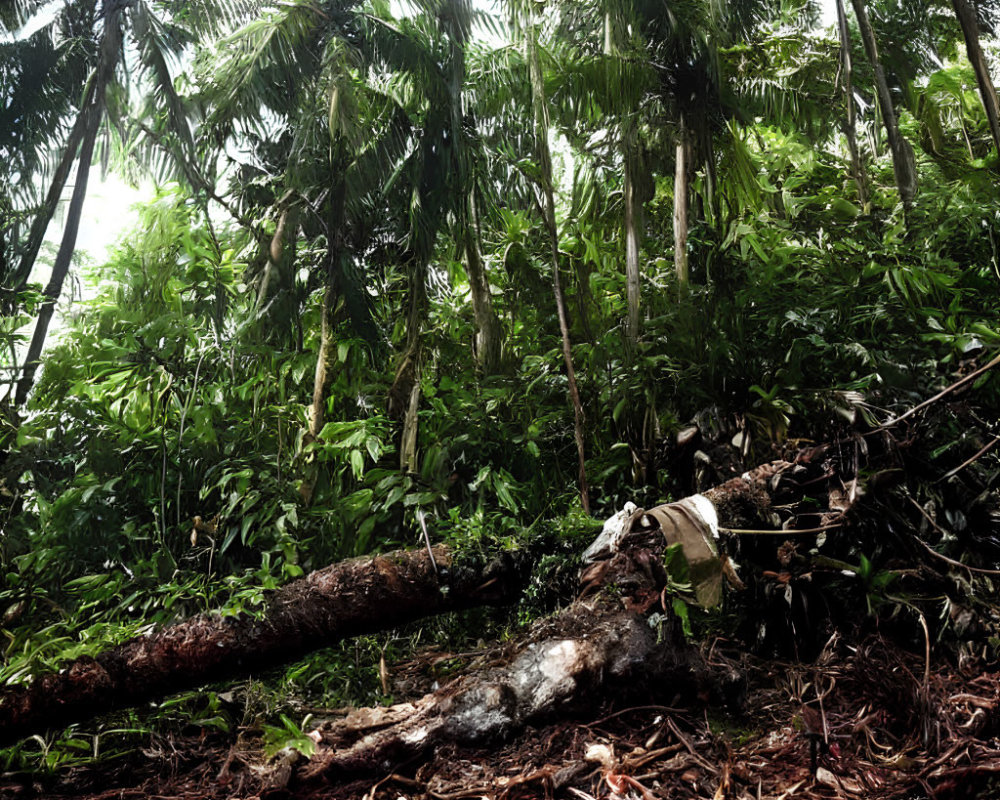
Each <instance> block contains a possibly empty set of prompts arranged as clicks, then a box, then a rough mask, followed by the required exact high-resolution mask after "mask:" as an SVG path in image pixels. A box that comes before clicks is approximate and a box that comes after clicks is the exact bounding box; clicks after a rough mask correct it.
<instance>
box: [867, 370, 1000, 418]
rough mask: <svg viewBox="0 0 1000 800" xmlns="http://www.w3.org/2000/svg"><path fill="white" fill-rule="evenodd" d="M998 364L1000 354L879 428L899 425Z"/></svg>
mask: <svg viewBox="0 0 1000 800" xmlns="http://www.w3.org/2000/svg"><path fill="white" fill-rule="evenodd" d="M997 364H1000V356H997V357H996V358H994V359H993V360H992V361H990V362H989V363H988V364H986V365H985V366H982V367H980V368H979V369H977V370H975V371H973V372H970V373H969V374H968V375H966V376H965V377H964V378H960V379H959V380H957V381H955V382H954V383H953V384H951V385H950V386H946V387H945V388H944V389H942V390H941V391H940V392H938V393H937V394H936V395H934V396H933V397H931V398H928V399H927V400H924V401H923V402H922V403H918V404H917V405H915V406H914V407H913V408H911V409H910V410H909V411H907V412H906V413H905V414H903V415H902V416H899V417H896V419H892V420H889V421H888V422H884V423H882V424H881V425H880V426H879V427H878V430H885V429H887V428H891V427H893V426H894V425H898V424H899V423H900V422H902V421H903V420H904V419H908V418H909V417H912V416H913V415H914V414H916V413H917V412H918V411H922V410H923V409H925V408H927V406H930V405H933V404H934V403H936V402H937V401H938V400H940V399H941V398H942V397H947V396H948V395H949V394H951V393H952V392H954V391H955V390H956V389H960V388H962V387H963V386H965V385H966V384H967V383H970V382H972V381H974V380H975V379H976V378H978V377H979V376H980V375H982V374H983V373H985V372H988V371H989V370H991V369H993V367H995V366H996V365H997Z"/></svg>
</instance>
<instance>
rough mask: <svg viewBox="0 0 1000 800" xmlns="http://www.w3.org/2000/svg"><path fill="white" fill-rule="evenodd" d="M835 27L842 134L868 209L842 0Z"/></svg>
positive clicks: (860, 191)
mask: <svg viewBox="0 0 1000 800" xmlns="http://www.w3.org/2000/svg"><path fill="white" fill-rule="evenodd" d="M837 28H838V29H839V31H840V68H841V70H842V75H843V81H844V103H845V106H846V110H847V119H846V122H845V123H844V134H845V135H846V136H847V148H848V150H849V151H850V154H851V175H852V176H853V177H854V183H855V185H856V186H857V187H858V202H859V203H860V205H861V207H862V208H863V209H864V210H865V212H866V213H867V211H868V176H867V174H866V173H865V165H864V162H863V161H862V160H861V152H860V150H859V149H858V129H857V113H856V112H855V109H854V72H853V68H852V66H851V32H850V29H849V28H848V27H847V9H846V8H845V7H844V0H837Z"/></svg>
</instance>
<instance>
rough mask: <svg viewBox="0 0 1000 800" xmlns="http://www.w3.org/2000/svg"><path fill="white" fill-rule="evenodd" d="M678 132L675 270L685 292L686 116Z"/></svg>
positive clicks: (675, 194)
mask: <svg viewBox="0 0 1000 800" xmlns="http://www.w3.org/2000/svg"><path fill="white" fill-rule="evenodd" d="M679 126H680V130H679V131H678V134H677V148H676V153H677V157H676V159H675V164H674V272H675V273H676V275H677V286H678V288H679V289H680V291H681V292H682V293H683V292H684V291H685V290H686V289H687V286H688V278H689V275H688V255H687V235H688V174H687V173H688V170H687V131H686V130H685V125H684V116H683V115H681V118H680V123H679Z"/></svg>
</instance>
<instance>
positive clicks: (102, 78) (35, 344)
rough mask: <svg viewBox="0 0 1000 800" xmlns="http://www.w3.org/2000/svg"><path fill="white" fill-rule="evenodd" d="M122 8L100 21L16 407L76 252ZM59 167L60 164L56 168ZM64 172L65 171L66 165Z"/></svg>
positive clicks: (35, 365) (37, 359) (119, 34)
mask: <svg viewBox="0 0 1000 800" xmlns="http://www.w3.org/2000/svg"><path fill="white" fill-rule="evenodd" d="M122 8H123V6H122V5H118V4H112V5H111V8H110V10H108V12H107V15H106V17H105V20H104V32H103V35H102V37H101V51H100V55H99V57H98V63H97V69H96V70H95V72H94V77H93V83H94V89H93V92H92V93H90V92H88V94H87V98H86V101H85V104H84V105H83V106H82V107H81V110H80V115H81V116H82V117H84V118H85V120H86V121H85V122H84V123H82V124H81V125H80V128H81V130H82V131H83V133H82V137H81V144H80V165H79V167H77V172H76V184H75V185H74V187H73V196H72V197H71V198H70V202H69V210H68V211H67V214H66V226H65V228H64V229H63V237H62V241H60V243H59V250H58V251H57V253H56V260H55V263H54V264H53V265H52V277H51V278H50V279H49V282H48V284H47V285H46V287H45V291H44V295H45V300H44V301H43V302H42V305H41V308H40V309H39V312H38V319H37V320H36V321H35V330H34V333H33V335H32V337H31V343H30V344H29V345H28V355H27V357H26V359H25V364H24V372H23V373H22V374H21V379H20V380H19V381H18V383H17V388H16V390H15V393H14V403H15V405H16V406H22V405H24V403H25V401H26V400H27V399H28V393H29V392H30V391H31V387H32V386H33V385H34V382H35V373H36V372H37V370H38V365H39V363H40V360H41V357H42V349H43V348H44V346H45V338H46V336H47V335H48V332H49V323H50V322H51V321H52V314H53V311H54V310H55V304H56V301H57V300H58V299H59V295H61V294H62V287H63V283H64V282H65V281H66V276H67V275H68V274H69V267H70V263H71V262H72V260H73V253H74V252H75V251H76V237H77V234H78V233H79V230H80V217H81V215H82V213H83V202H84V200H85V199H86V197H87V180H88V178H89V177H90V162H91V161H92V160H93V156H94V142H95V141H96V139H97V129H98V128H99V127H100V124H101V116H102V114H103V111H104V93H105V90H106V89H107V86H108V82H109V81H110V80H111V76H112V75H113V74H114V71H115V66H116V65H117V63H118V58H119V54H120V52H121V40H122V29H121V15H122ZM78 122H79V121H78ZM73 128H74V132H75V131H76V129H77V124H74V126H73ZM70 138H71V139H73V138H74V137H73V132H71V134H70ZM65 161H66V159H65V157H64V162H65ZM62 166H63V165H62V164H60V167H62ZM66 169H67V171H68V165H67V167H66ZM57 171H58V170H57ZM54 189H55V186H54V185H53V188H52V189H50V197H49V198H47V200H50V199H51V195H52V192H53V191H54ZM46 224H47V223H46ZM38 225H39V227H40V230H41V234H42V235H44V233H45V230H44V227H41V223H38ZM33 228H34V226H33ZM32 233H35V231H34V230H33V231H32ZM36 253H37V250H36Z"/></svg>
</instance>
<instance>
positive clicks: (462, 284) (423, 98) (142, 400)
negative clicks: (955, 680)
mask: <svg viewBox="0 0 1000 800" xmlns="http://www.w3.org/2000/svg"><path fill="white" fill-rule="evenodd" d="M831 10H834V11H835V12H836V13H835V14H829V16H828V19H829V20H831V21H830V24H828V25H825V26H824V25H823V24H822V19H823V13H824V9H823V8H822V7H820V6H819V5H817V4H816V3H813V2H808V0H731V2H724V0H681V2H676V3H673V2H671V3H665V2H663V1H662V0H565V1H564V0H547V2H532V1H531V0H503V2H501V3H498V4H497V5H496V6H495V7H492V6H489V5H487V4H479V3H475V2H471V0H406V1H405V2H389V1H388V0H363V1H362V0H282V1H281V2H275V3H270V2H263V1H262V0H184V2H181V0H64V2H60V3H57V4H56V5H55V7H54V8H53V7H50V6H47V5H46V4H45V3H43V2H42V0H12V2H8V3H4V4H3V5H2V6H0V103H2V106H0V108H2V110H0V159H2V162H3V164H4V169H3V170H2V171H0V185H2V189H0V307H2V315H3V316H2V317H0V346H2V352H3V370H4V371H3V373H2V378H0V381H2V383H3V386H2V387H0V394H2V396H3V400H2V403H3V408H2V410H3V415H2V422H0V424H2V429H0V451H2V455H0V459H2V466H0V471H2V472H0V474H2V482H0V497H2V503H0V506H2V508H0V526H2V530H0V613H2V615H3V616H2V621H0V631H2V633H3V642H2V654H3V655H2V660H0V680H2V681H4V682H7V683H17V682H23V681H24V680H26V679H28V677H30V676H31V675H33V674H37V673H38V672H41V671H46V670H51V669H55V668H57V667H58V666H59V665H60V664H62V663H64V662H65V660H66V659H69V658H73V657H76V656H79V655H82V654H89V653H94V652H97V651H99V650H101V649H102V648H105V647H107V646H108V645H110V644H114V643H117V642H120V641H123V640H124V639H127V638H129V637H130V636H133V635H135V634H136V633H138V632H141V631H143V630H147V629H148V627H149V626H151V625H153V624H157V623H162V622H167V621H170V620H175V619H178V618H180V617H184V616H187V615H190V614H192V613H195V612H198V611H204V610H208V609H217V610H218V609H221V610H222V613H223V614H236V613H239V612H241V611H248V612H253V611H254V609H256V608H258V607H259V605H260V603H261V602H262V599H263V597H264V593H265V592H266V591H267V590H269V589H273V588H275V587H277V586H279V585H281V584H282V583H284V582H286V581H288V580H290V579H293V578H297V577H299V576H302V575H303V574H304V573H306V572H308V571H310V570H312V569H314V568H318V567H321V566H324V565H326V564H328V563H330V562H333V561H336V560H338V559H341V558H345V557H348V556H353V555H362V554H366V553H371V552H376V551H382V550H388V549H392V548H396V547H416V546H419V545H420V544H421V542H422V538H421V537H422V534H421V520H423V521H424V522H425V524H426V525H427V527H428V529H429V533H430V536H431V538H432V539H434V540H443V541H447V542H450V543H451V544H453V545H454V546H456V547H458V548H485V547H487V546H490V547H502V548H508V549H517V548H521V547H525V546H527V544H528V542H529V541H531V539H532V538H533V537H538V536H550V537H551V536H553V534H555V538H554V539H553V540H552V541H553V542H554V543H553V544H551V545H550V546H551V552H550V555H549V556H547V557H546V558H547V559H549V560H550V561H547V562H546V564H548V565H549V566H552V567H553V569H552V570H551V571H550V573H549V574H553V575H554V574H558V570H557V569H555V567H554V566H553V565H556V564H557V563H561V562H562V561H563V560H566V559H571V558H572V554H573V553H577V552H579V551H580V550H581V549H582V548H583V547H585V546H586V544H587V543H588V542H589V541H590V539H591V538H592V537H593V535H594V533H595V532H596V530H598V529H599V528H600V521H601V520H603V519H604V518H606V517H608V516H610V515H611V514H613V513H614V512H615V511H617V510H618V509H620V508H621V507H622V505H623V504H624V503H625V502H626V501H632V502H635V503H637V504H638V505H640V506H642V505H646V506H650V505H654V504H656V503H660V502H664V501H666V500H669V499H676V498H679V497H682V496H684V495H685V494H687V493H690V492H692V491H694V490H695V489H696V488H699V487H704V486H706V485H711V483H712V481H713V480H715V479H724V478H725V477H728V475H729V474H730V473H729V472H727V471H726V470H725V469H723V468H721V467H720V463H721V456H720V455H719V452H718V448H722V449H723V450H725V452H726V453H727V454H728V455H727V456H726V457H727V458H729V459H730V461H738V462H739V464H741V465H744V466H753V465H756V464H758V463H763V462H766V461H768V460H769V459H771V458H773V457H774V456H775V454H776V453H777V452H779V451H780V450H781V448H783V447H785V446H786V445H787V444H788V442H793V441H811V442H823V441H828V440H831V439H836V438H837V437H838V436H840V435H841V434H840V433H839V432H840V431H842V430H843V428H844V426H845V425H847V424H848V423H854V424H861V425H865V424H867V425H869V426H877V425H878V424H880V423H882V422H885V421H886V420H888V419H891V417H892V416H893V415H898V414H901V413H902V412H903V411H905V410H906V409H907V408H910V407H912V406H913V405H915V404H916V403H918V402H920V401H921V400H922V399H925V398H927V397H930V396H931V395H933V394H934V393H935V391H937V390H938V389H940V388H941V387H942V386H943V385H946V384H948V383H950V382H951V381H952V380H953V378H954V376H955V375H956V374H960V373H961V372H962V371H963V370H965V371H968V370H969V369H970V368H971V366H970V365H972V364H978V365H982V364H983V363H986V361H988V360H989V359H991V358H993V357H994V356H995V355H996V354H997V352H998V350H1000V305H998V303H997V297H998V288H1000V188H998V187H1000V122H998V118H1000V113H998V105H997V94H996V89H995V86H996V82H997V78H998V75H1000V45H998V38H997V30H996V25H997V22H998V20H1000V7H998V6H997V4H996V2H995V0H980V1H979V2H976V1H975V0H953V4H948V3H944V2H941V0H902V1H901V2H888V1H887V0H867V1H866V0H852V2H851V3H850V5H849V6H848V5H845V3H844V2H843V1H842V0H838V1H837V3H836V8H835V9H833V8H832V7H831ZM42 11H47V13H46V15H45V16H44V17H43V18H37V20H38V25H35V26H33V27H37V29H36V30H34V31H33V32H31V33H30V34H26V33H25V31H26V30H27V28H26V27H25V26H27V25H28V24H29V22H30V21H32V20H36V16H37V15H38V14H40V13H41V12H42ZM105 171H113V172H115V173H117V174H119V175H121V176H124V177H125V178H126V179H127V180H130V181H137V182H138V181H148V182H151V183H152V185H154V186H155V196H154V197H152V198H151V199H150V200H149V201H148V202H146V203H145V204H143V206H142V207H141V210H140V219H139V223H138V225H137V226H136V227H135V228H134V229H133V230H131V231H129V232H128V233H127V234H126V235H124V236H123V237H122V239H121V240H120V241H119V242H118V244H117V245H116V246H115V247H114V248H113V250H112V251H111V252H110V253H109V254H107V255H105V254H100V253H92V254H90V258H89V259H88V258H84V257H82V256H81V254H80V252H79V250H78V248H77V237H78V231H79V228H80V226H81V225H85V224H86V221H84V220H82V206H83V201H84V199H85V197H86V193H87V187H88V185H91V184H92V183H93V181H94V180H95V179H96V176H97V175H98V173H102V172H105ZM46 237H48V238H47V239H46ZM39 275H44V276H45V277H44V278H42V279H40V278H39V277H38V276H39ZM74 287H82V289H80V290H79V291H78V290H77V289H76V288H74ZM54 319H58V320H61V324H60V325H59V327H58V328H56V327H54V325H53V320H54ZM998 401H1000V382H998V381H997V380H996V379H995V378H992V377H991V375H990V374H985V375H984V376H983V377H982V378H981V379H980V380H979V381H977V384H976V387H975V400H974V403H973V401H970V403H972V404H973V406H974V408H972V411H970V414H972V417H971V418H974V419H975V420H977V422H976V423H975V424H974V425H973V424H972V423H970V417H968V416H966V417H958V416H947V415H945V416H942V417H938V418H937V419H936V422H935V426H934V430H933V432H932V435H929V438H928V444H927V459H928V461H933V460H935V459H944V460H946V461H947V464H948V466H955V465H957V464H960V463H961V462H962V461H964V460H965V459H967V458H969V457H970V456H972V455H973V454H974V453H976V451H977V450H979V449H980V448H981V447H982V446H983V445H984V443H986V442H988V441H989V440H990V439H991V438H993V437H996V436H997V435H998V434H1000V431H998V430H997V427H996V410H997V408H998V407H1000V403H998ZM991 415H992V416H991ZM693 425H696V426H697V430H698V436H699V437H700V439H699V442H700V444H699V446H698V448H695V449H696V450H697V453H694V452H693V451H692V452H688V451H685V450H683V448H682V447H680V446H679V445H678V436H679V434H681V439H682V440H683V441H687V439H686V437H685V436H684V435H683V434H684V432H686V431H689V430H690V429H691V427H692V426H693ZM713 448H714V449H713ZM696 455H697V457H695V456H696ZM949 459H950V460H949ZM727 463H728V462H727ZM942 463H944V462H942ZM975 468H976V469H977V470H981V471H982V484H983V487H984V488H983V492H984V494H983V495H982V497H986V496H987V495H988V496H992V495H991V494H990V493H995V485H996V477H997V475H998V474H1000V465H998V464H997V462H996V456H995V453H992V452H991V453H987V454H985V455H984V456H983V457H982V458H981V459H979V461H978V462H977V464H976V467H975ZM940 471H944V469H942V470H940ZM982 497H981V499H982ZM983 502H985V500H984V501H983ZM959 511H960V510H959V509H958V508H955V509H950V510H949V511H948V513H949V514H952V513H953V512H954V513H959ZM942 513H944V512H942ZM963 513H967V514H968V513H971V512H969V510H968V508H965V509H964V512H963ZM956 519H957V517H954V518H952V517H949V521H950V523H951V524H952V525H953V526H956V529H957V530H962V529H963V528H962V526H960V525H958V523H956V522H955V520H956ZM953 544H954V547H955V548H958V547H959V545H958V544H955V543H953ZM975 544H976V545H977V547H978V548H979V550H978V551H977V553H978V557H980V558H981V559H982V561H981V563H982V565H983V566H993V567H994V568H995V564H996V559H997V558H998V557H1000V544H998V542H997V541H996V540H995V539H993V538H992V534H990V535H989V536H986V535H984V536H983V537H981V539H977V540H976V542H975ZM852 547H853V550H852V549H851V548H852ZM866 548H867V549H866ZM883 550H888V546H886V547H885V548H883V549H879V547H873V546H871V545H870V543H869V544H866V545H864V546H862V545H861V544H860V543H855V544H851V545H848V546H847V549H846V551H845V552H846V553H848V554H850V553H853V556H852V558H853V561H854V563H859V559H860V563H861V564H862V565H863V564H865V563H866V562H867V563H868V564H869V567H871V565H872V564H873V563H874V564H875V565H876V566H877V565H878V564H879V563H880V562H881V561H884V560H885V559H886V558H888V557H890V555H891V553H888V552H884V551H883ZM944 552H946V553H949V554H950V556H951V557H954V558H959V557H961V553H962V552H963V551H961V550H960V549H953V550H947V549H945V551H944ZM542 567H543V569H541V570H540V572H539V575H540V576H543V577H541V578H539V579H538V581H537V582H536V585H534V586H533V589H532V591H533V592H534V593H535V596H537V597H538V598H541V599H539V603H538V607H537V608H542V607H543V606H544V605H545V602H547V601H546V600H545V598H546V597H547V596H548V594H551V592H552V591H554V590H553V589H552V587H550V586H546V585H545V580H544V576H545V575H546V572H545V569H544V568H545V564H543V565H542ZM537 608H536V611H535V612H532V611H531V609H530V608H525V609H522V610H521V612H520V613H521V615H522V616H523V615H528V614H530V613H536V612H537ZM516 622H517V612H515V614H514V615H513V616H512V617H510V619H509V620H508V621H507V623H505V624H511V625H513V624H516ZM448 625H451V626H452V627H451V628H449V627H448ZM461 625H462V623H461V621H459V620H455V621H453V622H451V623H445V624H443V626H442V627H441V629H440V630H439V631H437V632H436V633H433V634H429V633H424V634H423V635H425V636H435V635H436V636H449V635H458V632H457V629H459V628H461ZM387 646H390V645H387V644H386V642H385V641H384V639H383V640H376V639H374V638H368V639H360V640H358V641H357V642H356V643H352V644H350V645H345V646H343V647H342V648H340V649H339V650H337V651H336V653H335V654H333V655H329V654H328V656H327V657H326V658H325V660H323V659H312V660H309V661H307V662H303V663H300V664H298V665H295V666H294V667H291V668H289V669H288V670H287V671H286V672H284V673H282V674H281V675H280V676H279V677H278V678H276V679H275V686H276V687H277V688H278V689H279V690H281V691H288V692H293V691H294V692H297V693H299V694H310V693H311V694H312V695H314V696H316V697H319V698H322V699H323V700H324V701H325V702H327V703H329V704H333V705H336V704H337V703H339V702H347V701H363V702H375V701H378V700H379V699H380V698H381V697H382V695H381V692H380V687H379V682H378V670H377V664H378V657H379V653H380V651H381V652H383V653H384V651H385V648H386V647H387ZM404 646H406V643H404V642H402V641H401V640H393V641H392V642H391V647H404ZM171 702H172V703H174V705H173V706H172V705H170V703H168V704H166V705H165V706H164V709H163V710H162V714H163V715H165V716H166V717H169V716H170V715H171V714H172V713H176V709H177V708H178V707H182V706H178V704H182V703H183V702H185V701H184V699H183V698H182V699H181V700H174V701H171ZM190 702H191V705H190V706H189V707H185V709H186V710H185V711H184V713H185V714H189V715H190V714H195V713H198V714H201V715H203V719H205V720H208V722H207V723H206V724H214V722H213V721H216V718H217V713H216V712H217V708H216V707H215V706H213V705H211V703H209V704H208V705H205V704H204V701H199V702H198V703H195V701H194V700H191V701H190ZM199 703H200V704H199ZM129 724H133V725H137V726H138V725H139V723H138V722H136V721H135V720H134V719H133V721H132V722H131V723H129ZM219 724H222V723H221V722H219ZM122 735H123V736H124V735H125V734H122ZM61 741H62V744H61V745H60V746H56V747H53V746H52V742H50V741H46V740H43V739H41V738H39V739H38V740H30V741H28V742H26V743H24V744H23V745H21V746H20V747H19V748H14V749H11V750H8V751H4V753H5V754H4V759H5V760H4V762H3V763H5V764H6V765H8V766H9V765H17V766H24V765H25V764H28V765H34V766H35V767H54V766H58V765H59V764H61V763H64V762H71V761H73V760H74V759H77V758H84V757H86V756H87V755H88V752H89V751H87V748H86V746H84V747H82V748H81V747H79V746H76V745H73V742H74V741H76V742H79V741H84V743H85V745H86V740H81V739H79V738H77V739H74V738H73V736H72V735H68V738H66V739H64V740H61ZM74 747H75V748H76V749H74ZM81 750H83V752H82V753H81V752H80V751H81Z"/></svg>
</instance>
